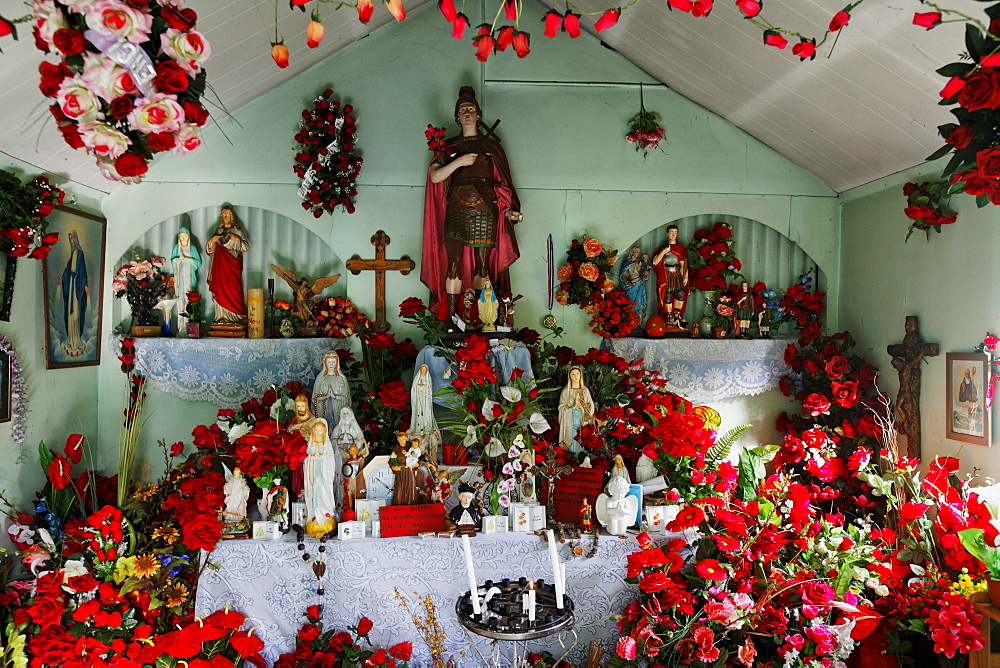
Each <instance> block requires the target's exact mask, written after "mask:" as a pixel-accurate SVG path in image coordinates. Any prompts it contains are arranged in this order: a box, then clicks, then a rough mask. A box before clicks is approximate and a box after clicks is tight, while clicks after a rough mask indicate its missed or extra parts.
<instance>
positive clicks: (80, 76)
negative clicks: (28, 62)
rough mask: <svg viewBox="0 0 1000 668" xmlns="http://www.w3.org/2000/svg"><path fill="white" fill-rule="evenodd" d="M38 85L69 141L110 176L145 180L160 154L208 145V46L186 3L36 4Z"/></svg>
mask: <svg viewBox="0 0 1000 668" xmlns="http://www.w3.org/2000/svg"><path fill="white" fill-rule="evenodd" d="M32 8H33V10H34V17H35V45H36V46H37V47H38V48H39V49H40V50H41V51H43V52H45V53H47V54H53V55H55V56H56V57H57V58H59V60H58V62H56V63H51V62H49V61H43V62H42V63H41V65H39V68H38V71H39V73H40V74H41V81H40V83H39V88H40V89H41V91H42V94H43V95H45V96H46V97H51V98H54V99H55V104H53V105H52V106H51V107H50V108H49V110H50V111H51V112H52V115H53V116H54V117H55V120H56V125H57V126H58V128H59V131H60V132H61V133H62V135H63V139H65V140H66V143H67V144H69V145H70V146H71V147H73V148H75V149H84V150H86V151H87V153H89V154H90V155H92V156H94V157H95V158H96V159H97V166H98V167H99V168H100V169H101V172H102V173H103V174H104V176H105V177H106V178H108V179H110V180H114V181H122V182H124V183H138V182H139V181H140V180H141V179H142V175H143V174H145V173H146V171H147V170H148V169H149V164H148V163H149V162H150V161H151V160H152V159H153V157H154V156H155V155H156V153H159V152H163V151H170V152H171V153H173V154H174V155H184V154H186V153H190V152H191V151H193V150H195V149H196V148H198V146H199V145H200V144H201V139H200V138H199V133H200V131H201V127H202V126H203V125H204V124H205V122H206V121H207V120H208V111H207V110H206V109H205V107H203V106H202V105H201V102H200V100H201V97H202V95H203V93H204V91H205V80H206V75H205V70H204V69H202V65H203V64H204V63H205V60H206V59H207V58H208V57H209V55H210V54H211V48H210V46H209V44H208V40H206V39H205V37H204V36H203V35H202V34H201V33H199V32H198V31H196V30H195V29H194V27H195V23H196V22H197V19H198V16H197V14H195V12H194V10H192V9H189V8H183V9H182V8H181V2H179V1H171V2H166V1H164V0H147V1H143V2H135V1H133V2H129V3H124V2H118V1H116V0H102V1H101V2H67V3H64V4H60V3H56V2H55V1H54V0H33V2H32Z"/></svg>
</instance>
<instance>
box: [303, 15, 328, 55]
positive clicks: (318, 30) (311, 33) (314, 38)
mask: <svg viewBox="0 0 1000 668" xmlns="http://www.w3.org/2000/svg"><path fill="white" fill-rule="evenodd" d="M325 33H326V28H324V27H323V24H322V23H320V22H319V21H317V20H316V15H315V14H313V20H312V21H310V22H309V27H308V28H306V46H308V47H309V48H310V49H315V48H316V47H317V46H319V43H320V42H322V41H323V35H324V34H325Z"/></svg>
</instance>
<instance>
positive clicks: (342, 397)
mask: <svg viewBox="0 0 1000 668" xmlns="http://www.w3.org/2000/svg"><path fill="white" fill-rule="evenodd" d="M350 406H351V386H350V385H349V384H348V382H347V378H346V377H345V376H344V374H342V373H340V356H339V355H338V354H337V353H327V354H326V355H325V356H324V357H323V371H322V372H321V373H320V374H319V375H318V376H316V382H315V383H314V384H313V391H312V412H313V415H316V416H319V417H321V418H324V419H326V424H327V425H328V426H329V427H330V429H335V428H336V427H337V422H339V421H340V411H341V410H342V409H344V408H349V407H350Z"/></svg>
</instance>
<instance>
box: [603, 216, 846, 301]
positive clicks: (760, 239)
mask: <svg viewBox="0 0 1000 668" xmlns="http://www.w3.org/2000/svg"><path fill="white" fill-rule="evenodd" d="M720 221H721V222H725V223H728V224H729V225H730V227H731V228H732V230H733V239H734V245H733V249H734V250H735V252H736V257H738V258H739V260H740V262H741V263H742V264H743V268H742V269H741V272H742V273H743V275H744V276H746V278H747V280H748V281H749V282H750V285H751V286H752V285H753V284H754V283H756V282H757V281H763V282H764V283H765V284H766V285H767V286H768V287H770V288H774V289H776V290H785V289H787V288H788V287H789V286H791V285H793V284H794V283H795V281H796V279H797V278H798V277H799V276H800V275H802V274H805V273H806V272H811V271H813V270H814V269H815V270H817V273H818V285H819V289H820V290H822V291H824V292H825V291H826V274H825V272H824V271H823V270H822V269H821V268H819V266H818V264H817V263H816V261H815V260H813V259H812V258H811V257H810V256H809V254H808V253H806V252H805V251H804V250H802V248H801V247H800V246H799V245H798V244H796V243H795V242H793V241H792V240H791V239H789V238H788V237H787V236H785V235H784V234H782V233H781V232H779V231H778V230H776V229H774V228H773V227H770V226H768V225H765V224H764V223H761V222H760V221H757V220H753V219H751V218H744V217H741V216H734V215H729V214H712V213H705V214H699V215H695V216H685V217H683V218H677V219H676V220H672V221H669V222H667V223H664V224H662V225H660V226H659V227H656V228H654V229H652V230H650V231H649V232H647V233H646V234H644V235H642V236H641V237H639V238H638V239H636V240H635V241H634V242H633V243H631V244H629V245H628V247H625V248H620V249H618V255H619V260H618V263H617V265H616V269H618V270H620V269H621V265H622V262H624V260H625V258H626V257H627V256H628V253H629V250H630V249H631V248H632V247H633V246H638V247H639V248H640V249H641V250H642V252H643V253H648V254H649V256H650V258H652V257H653V254H654V253H655V252H656V251H657V250H658V249H659V248H660V247H661V246H662V245H663V244H664V242H665V240H666V231H667V227H668V226H670V225H676V226H677V228H678V229H677V231H678V236H677V238H678V241H679V243H681V244H683V245H684V246H687V245H688V244H689V243H690V242H691V240H692V239H693V238H694V233H695V232H696V231H697V230H700V229H703V228H711V227H712V226H713V225H714V224H715V223H717V222H720ZM655 289H656V281H655V279H654V278H653V277H652V275H650V278H649V280H648V281H646V295H647V304H648V305H649V306H648V307H647V310H646V315H647V316H649V315H653V314H654V313H655V308H656V307H655V304H656V297H655ZM701 307H702V300H701V299H694V300H692V299H689V300H688V304H687V310H686V313H687V316H686V317H687V320H689V321H693V320H699V319H700V315H701V314H700V311H699V310H698V309H700V308H701Z"/></svg>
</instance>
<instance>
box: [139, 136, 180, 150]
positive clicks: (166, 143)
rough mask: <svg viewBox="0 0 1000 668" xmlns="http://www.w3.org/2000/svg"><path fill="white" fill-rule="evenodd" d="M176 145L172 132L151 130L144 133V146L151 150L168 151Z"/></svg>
mask: <svg viewBox="0 0 1000 668" xmlns="http://www.w3.org/2000/svg"><path fill="white" fill-rule="evenodd" d="M176 145H177V140H176V139H175V138H174V134H173V133H172V132H153V133H150V134H149V135H146V147H147V148H149V150H151V151H169V150H170V149H172V148H173V147H174V146H176Z"/></svg>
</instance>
